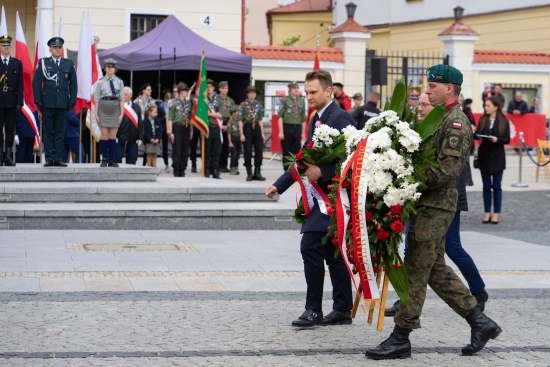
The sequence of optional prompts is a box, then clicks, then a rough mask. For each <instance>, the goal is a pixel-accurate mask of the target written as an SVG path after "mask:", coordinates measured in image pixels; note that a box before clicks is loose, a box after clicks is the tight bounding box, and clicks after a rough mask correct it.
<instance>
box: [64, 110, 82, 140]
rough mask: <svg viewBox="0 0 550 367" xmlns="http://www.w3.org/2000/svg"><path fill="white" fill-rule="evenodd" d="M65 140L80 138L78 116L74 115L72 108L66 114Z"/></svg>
mask: <svg viewBox="0 0 550 367" xmlns="http://www.w3.org/2000/svg"><path fill="white" fill-rule="evenodd" d="M65 138H77V139H78V138H80V114H78V115H77V114H76V113H74V108H71V110H70V111H68V112H67V123H66V124H65Z"/></svg>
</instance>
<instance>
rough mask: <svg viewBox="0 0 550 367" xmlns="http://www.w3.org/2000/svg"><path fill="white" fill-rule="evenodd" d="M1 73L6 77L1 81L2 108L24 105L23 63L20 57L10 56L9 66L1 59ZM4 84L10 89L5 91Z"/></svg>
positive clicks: (0, 99)
mask: <svg viewBox="0 0 550 367" xmlns="http://www.w3.org/2000/svg"><path fill="white" fill-rule="evenodd" d="M0 75H5V77H4V78H5V79H3V80H2V81H1V82H0V108H15V107H16V106H23V64H21V61H20V60H19V59H16V58H14V57H11V56H10V62H9V63H8V67H6V66H5V65H4V63H3V62H2V61H0ZM4 85H5V86H7V87H8V89H9V90H8V91H5V92H4V91H3V88H4Z"/></svg>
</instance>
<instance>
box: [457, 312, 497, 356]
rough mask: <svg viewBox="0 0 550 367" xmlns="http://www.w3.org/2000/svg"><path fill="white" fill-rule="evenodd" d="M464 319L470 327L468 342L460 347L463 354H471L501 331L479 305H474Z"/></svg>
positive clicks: (480, 348)
mask: <svg viewBox="0 0 550 367" xmlns="http://www.w3.org/2000/svg"><path fill="white" fill-rule="evenodd" d="M466 321H467V322H468V324H470V327H471V328H472V333H471V337H470V344H468V345H466V346H465V347H464V348H462V355H463V356H471V355H474V354H475V353H477V352H479V351H480V350H482V349H483V347H485V344H487V342H488V341H489V339H495V338H496V337H497V336H499V334H500V333H501V332H502V329H501V328H500V327H499V326H498V325H497V323H496V322H494V321H493V320H491V319H490V318H488V317H487V316H485V314H484V313H483V312H481V310H480V309H479V307H474V309H473V310H472V312H470V314H469V315H468V316H466Z"/></svg>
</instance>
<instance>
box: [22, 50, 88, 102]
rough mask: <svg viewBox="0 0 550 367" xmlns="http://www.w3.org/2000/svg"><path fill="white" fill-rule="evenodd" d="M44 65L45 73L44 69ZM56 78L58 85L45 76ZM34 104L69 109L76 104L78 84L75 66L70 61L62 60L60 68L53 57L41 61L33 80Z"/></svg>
mask: <svg viewBox="0 0 550 367" xmlns="http://www.w3.org/2000/svg"><path fill="white" fill-rule="evenodd" d="M42 63H44V68H45V70H46V71H45V72H44V70H43V69H42ZM45 73H46V75H49V76H50V77H54V76H56V75H57V83H56V81H55V80H50V79H48V78H46V76H45V75H44V74H45ZM32 88H33V93H34V102H35V103H36V104H37V105H38V104H41V105H43V106H44V107H45V108H67V106H68V105H69V104H71V105H74V104H76V93H77V89H78V84H77V80H76V70H75V68H74V64H73V62H72V61H71V60H69V59H61V61H60V63H59V67H58V66H57V65H56V63H55V62H54V61H53V58H51V57H45V58H43V59H40V61H39V62H38V67H37V68H36V71H35V72H34V79H33V80H32Z"/></svg>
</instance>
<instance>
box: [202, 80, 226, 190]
mask: <svg viewBox="0 0 550 367" xmlns="http://www.w3.org/2000/svg"><path fill="white" fill-rule="evenodd" d="M206 92H207V94H208V121H209V126H208V128H209V131H210V133H209V134H208V139H206V145H205V150H206V157H205V167H206V168H205V174H204V177H210V174H212V178H217V179H221V177H220V169H219V165H220V153H221V150H222V126H223V121H222V114H221V113H220V112H219V109H218V108H219V106H218V98H219V96H218V95H217V94H216V83H215V82H214V81H213V80H212V79H208V81H207V88H206Z"/></svg>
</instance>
